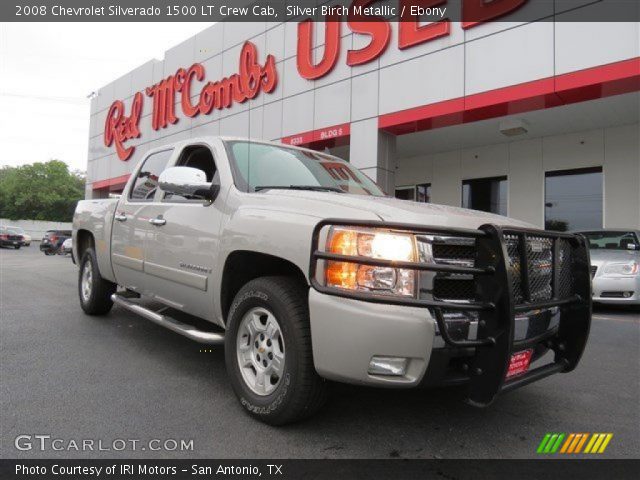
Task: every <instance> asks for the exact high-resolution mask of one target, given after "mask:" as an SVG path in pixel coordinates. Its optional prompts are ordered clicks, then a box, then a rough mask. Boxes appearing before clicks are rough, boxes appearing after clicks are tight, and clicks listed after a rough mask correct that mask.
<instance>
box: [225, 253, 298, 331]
mask: <svg viewBox="0 0 640 480" xmlns="http://www.w3.org/2000/svg"><path fill="white" fill-rule="evenodd" d="M267 276H290V277H294V278H296V279H297V280H298V281H299V282H301V283H304V285H305V286H308V285H309V283H308V282H307V277H306V276H305V274H304V273H303V272H302V270H301V269H300V267H299V266H298V265H296V264H295V263H293V262H292V261H290V260H287V259H285V258H282V257H278V256H275V255H269V254H266V253H262V252H256V251H251V250H235V251H233V252H231V253H230V254H229V255H228V256H227V258H226V261H225V264H224V268H223V270H222V279H221V283H220V310H221V313H222V319H223V322H224V323H225V324H226V320H227V314H228V313H229V309H230V308H231V303H232V302H233V299H234V298H235V296H236V294H237V293H238V292H239V291H240V289H241V288H242V287H243V286H244V285H246V284H247V283H248V282H250V281H251V280H253V279H256V278H260V277H267Z"/></svg>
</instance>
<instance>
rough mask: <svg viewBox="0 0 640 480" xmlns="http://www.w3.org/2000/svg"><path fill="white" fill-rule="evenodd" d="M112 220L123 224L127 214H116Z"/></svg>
mask: <svg viewBox="0 0 640 480" xmlns="http://www.w3.org/2000/svg"><path fill="white" fill-rule="evenodd" d="M114 218H115V219H116V220H117V221H119V222H125V221H126V220H127V214H126V213H116V215H115V217H114Z"/></svg>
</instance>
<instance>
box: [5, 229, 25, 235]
mask: <svg viewBox="0 0 640 480" xmlns="http://www.w3.org/2000/svg"><path fill="white" fill-rule="evenodd" d="M7 228H8V229H9V231H11V232H13V233H17V234H19V235H22V234H23V233H24V230H23V229H22V228H20V227H7Z"/></svg>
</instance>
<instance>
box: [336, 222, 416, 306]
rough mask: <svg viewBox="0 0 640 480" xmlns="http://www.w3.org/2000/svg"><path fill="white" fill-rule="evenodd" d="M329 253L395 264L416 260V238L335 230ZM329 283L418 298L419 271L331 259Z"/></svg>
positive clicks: (361, 231)
mask: <svg viewBox="0 0 640 480" xmlns="http://www.w3.org/2000/svg"><path fill="white" fill-rule="evenodd" d="M327 251H328V252H330V253H337V254H341V255H350V256H355V257H368V258H375V259H380V260H391V261H403V262H411V261H415V259H416V247H415V240H414V237H413V235H409V234H403V233H394V232H389V231H377V230H375V229H364V228H357V229H356V228H346V227H331V229H330V230H329V236H328V237H327ZM325 284H326V286H328V287H337V288H343V289H346V290H356V291H364V292H372V293H378V294H383V295H401V296H406V297H414V296H415V272H414V271H413V270H407V269H403V268H395V267H387V266H384V267H381V266H373V265H363V264H361V263H356V262H341V261H334V260H330V261H327V263H326V267H325Z"/></svg>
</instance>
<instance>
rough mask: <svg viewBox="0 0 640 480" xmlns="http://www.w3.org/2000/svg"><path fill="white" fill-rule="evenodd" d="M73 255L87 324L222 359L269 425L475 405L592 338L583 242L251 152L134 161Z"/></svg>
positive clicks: (85, 205) (199, 149)
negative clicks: (349, 400)
mask: <svg viewBox="0 0 640 480" xmlns="http://www.w3.org/2000/svg"><path fill="white" fill-rule="evenodd" d="M73 249H74V255H75V258H77V259H78V260H79V262H78V263H79V281H78V290H79V297H80V305H81V306H82V308H83V310H84V311H85V312H86V313H87V314H89V315H102V314H106V313H108V312H109V311H110V309H111V307H112V306H113V304H114V303H115V304H117V305H118V306H119V307H122V308H125V309H128V310H130V311H133V312H135V313H137V314H139V315H141V316H143V317H145V318H146V319H148V320H151V321H153V322H155V323H157V324H160V325H162V326H164V327H167V328H170V329H171V330H173V331H175V332H177V333H179V334H182V335H185V336H187V337H189V338H191V339H193V340H196V341H198V342H201V343H207V344H224V349H225V361H226V366H227V370H228V373H229V377H230V380H231V383H232V385H233V389H234V391H235V393H236V394H237V396H238V398H239V400H240V403H241V404H242V406H243V407H244V408H245V409H246V410H247V411H248V412H250V413H251V414H252V415H254V416H255V417H257V418H259V419H260V420H262V421H264V422H267V423H270V424H273V425H280V424H284V423H288V422H292V421H295V420H298V419H301V418H303V417H306V416H309V415H311V414H313V413H314V412H315V411H317V410H318V409H319V408H320V407H321V406H322V404H323V403H324V400H325V397H326V383H327V382H326V380H333V381H339V382H349V383H355V384H363V385H372V386H379V387H395V388H405V387H418V386H421V387H422V386H442V385H460V386H464V387H465V388H466V395H467V401H468V402H469V403H471V404H473V405H478V406H484V405H488V404H490V403H491V402H492V401H493V400H494V398H495V397H496V396H497V395H498V394H500V393H501V392H505V391H508V390H512V389H514V388H517V387H520V386H522V385H525V384H528V383H530V382H532V381H536V380H539V379H541V378H544V377H546V376H548V375H551V374H554V373H557V372H569V371H571V370H573V369H574V368H575V367H576V365H577V364H578V361H579V359H580V357H581V355H582V352H583V350H584V348H585V344H586V342H587V337H588V334H589V326H590V322H591V283H590V274H589V266H590V262H589V250H588V248H587V244H586V241H585V239H584V237H582V236H580V235H571V234H563V233H555V232H548V231H542V230H536V229H535V228H532V227H531V226H530V225H527V224H524V223H522V222H519V221H517V220H513V219H509V218H506V217H501V216H497V215H492V214H487V213H483V212H478V211H472V210H465V209H460V208H453V207H447V206H441V205H431V204H419V203H414V202H408V201H402V200H396V199H393V198H389V197H388V196H386V195H385V193H384V192H383V191H382V190H381V189H380V188H379V187H378V186H377V185H376V184H375V183H374V182H372V181H371V180H370V179H369V178H368V177H367V176H365V175H364V174H363V173H361V172H360V171H358V170H357V169H355V168H354V167H352V166H351V165H350V164H349V163H348V162H345V161H343V160H341V159H339V158H336V157H333V156H331V155H327V154H325V153H320V152H317V151H313V150H307V149H303V148H295V147H289V146H284V145H281V144H275V143H268V142H261V141H250V140H246V139H237V138H221V137H208V138H201V139H192V140H190V141H186V142H179V143H175V144H172V145H167V146H166V147H163V148H158V149H155V150H151V151H149V152H148V153H147V154H146V157H145V158H144V159H143V160H142V161H141V162H140V164H139V165H138V167H137V169H136V170H135V171H134V173H133V174H132V175H131V178H130V179H129V181H128V183H127V186H126V187H125V190H124V192H123V194H122V196H121V197H120V198H119V199H107V200H85V201H81V202H79V204H78V207H77V209H76V212H75V216H74V220H73ZM203 320H205V322H203ZM203 325H204V326H203ZM547 353H549V354H548V355H546V354H547Z"/></svg>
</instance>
